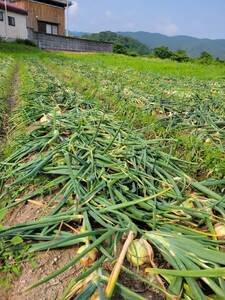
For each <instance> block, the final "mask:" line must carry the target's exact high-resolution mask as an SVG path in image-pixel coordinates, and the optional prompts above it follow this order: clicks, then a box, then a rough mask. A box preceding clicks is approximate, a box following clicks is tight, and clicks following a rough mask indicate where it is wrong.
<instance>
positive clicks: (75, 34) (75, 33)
mask: <svg viewBox="0 0 225 300" xmlns="http://www.w3.org/2000/svg"><path fill="white" fill-rule="evenodd" d="M85 34H89V33H87V32H80V31H69V35H70V36H76V37H81V36H82V35H85Z"/></svg>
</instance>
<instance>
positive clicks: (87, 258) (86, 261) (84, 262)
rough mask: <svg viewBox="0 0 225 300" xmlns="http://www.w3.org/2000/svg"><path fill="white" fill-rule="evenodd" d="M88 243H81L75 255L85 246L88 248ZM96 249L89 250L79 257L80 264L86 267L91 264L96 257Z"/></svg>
mask: <svg viewBox="0 0 225 300" xmlns="http://www.w3.org/2000/svg"><path fill="white" fill-rule="evenodd" d="M88 247H89V245H83V246H81V247H80V248H79V249H78V251H77V255H79V254H81V253H82V252H83V251H84V250H85V249H86V248H88ZM97 253H98V252H97V249H95V248H94V249H92V250H91V251H89V252H88V253H87V254H86V255H84V256H83V257H82V258H81V259H80V262H81V264H82V266H84V267H88V266H90V265H91V264H93V263H94V262H95V261H96V258H97Z"/></svg>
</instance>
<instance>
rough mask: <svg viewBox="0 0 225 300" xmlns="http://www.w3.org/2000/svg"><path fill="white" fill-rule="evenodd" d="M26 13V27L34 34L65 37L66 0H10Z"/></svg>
mask: <svg viewBox="0 0 225 300" xmlns="http://www.w3.org/2000/svg"><path fill="white" fill-rule="evenodd" d="M10 2H13V3H14V5H16V6H17V7H19V8H21V9H24V10H26V11H27V13H28V16H27V27H28V28H30V29H32V30H33V31H35V32H41V33H47V34H52V35H62V36H63V35H65V8H66V5H67V1H66V0H38V1H36V0H10Z"/></svg>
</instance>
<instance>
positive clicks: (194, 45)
mask: <svg viewBox="0 0 225 300" xmlns="http://www.w3.org/2000/svg"><path fill="white" fill-rule="evenodd" d="M118 33H119V34H120V35H123V36H127V37H131V38H134V39H136V40H138V41H140V42H141V43H143V44H145V45H146V46H148V47H149V48H150V49H154V48H156V47H160V46H167V47H169V48H170V49H171V50H173V51H177V50H186V51H187V52H188V54H189V55H190V56H193V57H196V56H199V54H200V53H201V52H203V51H208V52H210V53H211V54H212V55H213V56H214V57H215V58H216V57H219V58H221V59H225V39H224V40H223V39H221V40H211V39H200V38H194V37H189V36H182V35H180V36H172V37H169V36H166V35H163V34H159V33H149V32H144V31H138V32H118Z"/></svg>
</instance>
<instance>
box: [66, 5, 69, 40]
mask: <svg viewBox="0 0 225 300" xmlns="http://www.w3.org/2000/svg"><path fill="white" fill-rule="evenodd" d="M66 36H69V0H66Z"/></svg>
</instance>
